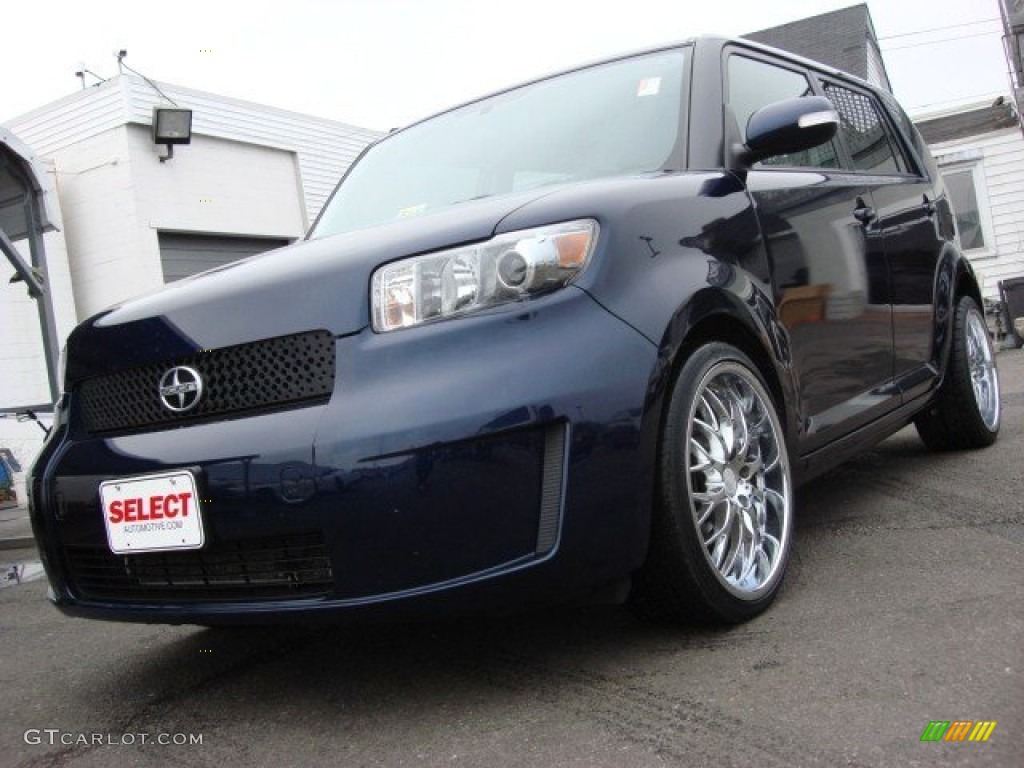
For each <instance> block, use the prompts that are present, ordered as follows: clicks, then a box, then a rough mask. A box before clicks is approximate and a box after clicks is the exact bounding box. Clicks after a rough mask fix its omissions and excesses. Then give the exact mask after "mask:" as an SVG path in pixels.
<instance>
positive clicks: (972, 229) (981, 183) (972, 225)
mask: <svg viewBox="0 0 1024 768" xmlns="http://www.w3.org/2000/svg"><path fill="white" fill-rule="evenodd" d="M942 179H943V181H944V182H945V183H946V190H947V191H948V192H949V200H950V202H951V203H952V204H953V211H954V212H955V213H956V229H957V233H958V234H959V235H960V247H961V248H963V250H964V251H965V252H966V253H968V254H969V255H971V256H985V255H988V254H989V253H991V252H993V251H994V250H995V242H994V241H993V237H992V222H991V220H990V219H989V212H988V196H987V195H986V194H985V174H984V169H983V168H982V166H981V163H980V162H976V163H971V164H969V165H956V166H946V167H944V168H943V169H942Z"/></svg>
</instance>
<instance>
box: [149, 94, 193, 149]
mask: <svg viewBox="0 0 1024 768" xmlns="http://www.w3.org/2000/svg"><path fill="white" fill-rule="evenodd" d="M153 143H154V144H163V145H165V146H166V147H167V154H166V155H165V156H163V157H161V158H160V162H161V163H162V162H165V161H167V160H170V159H171V158H172V157H174V145H175V144H190V143H192V110H191V109H180V108H178V107H153Z"/></svg>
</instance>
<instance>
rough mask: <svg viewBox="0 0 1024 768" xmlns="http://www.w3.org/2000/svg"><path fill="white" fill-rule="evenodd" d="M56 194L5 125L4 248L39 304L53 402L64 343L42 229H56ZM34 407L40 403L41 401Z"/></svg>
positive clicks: (1, 164)
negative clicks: (21, 247)
mask: <svg viewBox="0 0 1024 768" xmlns="http://www.w3.org/2000/svg"><path fill="white" fill-rule="evenodd" d="M52 194H54V193H53V191H52V190H51V189H49V181H48V179H47V176H46V173H45V171H44V169H43V167H42V165H41V164H40V163H39V161H38V160H37V159H36V158H35V156H34V155H33V154H32V152H31V150H30V149H29V148H28V146H27V145H26V144H25V143H24V142H22V141H21V140H20V139H18V137H16V136H15V135H14V134H12V133H11V132H10V131H8V130H6V129H5V128H0V251H3V253H4V255H5V256H6V257H7V260H8V261H9V262H10V264H11V266H12V267H14V271H15V276H14V278H12V281H21V282H24V283H25V286H26V287H27V289H28V293H29V296H31V297H32V298H34V299H35V300H36V301H37V303H38V309H39V327H40V330H41V332H42V339H43V351H44V354H45V357H46V372H47V380H48V382H49V387H50V399H51V403H53V402H56V400H57V397H58V396H59V392H60V382H58V381H57V367H58V363H57V357H58V354H59V353H58V349H59V344H58V342H57V327H56V322H55V320H54V313H53V299H52V297H51V295H50V292H49V291H48V290H47V288H46V275H47V271H46V248H45V246H44V243H43V233H44V232H48V231H50V230H54V229H57V224H56V218H55V217H54V216H53V215H52V212H51V210H50V208H49V204H48V201H49V200H51V199H52V198H51V197H50V196H51V195H52ZM23 240H24V241H27V242H28V249H29V261H26V260H25V259H24V257H23V256H22V255H21V253H20V252H19V251H18V248H17V246H16V245H15V243H16V242H20V241H23ZM26 407H29V406H26ZM31 407H32V408H37V409H38V408H39V406H38V405H33V406H31ZM4 410H11V409H6V408H5V409H4ZM13 410H24V408H21V407H19V408H15V409H13Z"/></svg>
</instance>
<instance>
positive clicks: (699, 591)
mask: <svg viewBox="0 0 1024 768" xmlns="http://www.w3.org/2000/svg"><path fill="white" fill-rule="evenodd" d="M730 388H732V391H730ZM709 392H710V394H709ZM712 396H714V399H712ZM748 398H749V400H748ZM726 401H728V402H729V403H730V404H731V405H735V406H736V407H737V408H739V409H740V411H739V412H733V413H737V414H738V418H733V419H729V420H723V419H719V418H718V416H719V415H721V414H724V413H728V412H731V411H729V410H728V409H727V408H726V409H721V410H716V409H717V407H718V405H722V406H725V403H726ZM716 404H717V405H716ZM747 404H749V406H750V407H749V410H746V405H747ZM748 417H749V418H748ZM727 421H730V422H731V423H732V425H733V426H734V427H735V426H737V425H739V426H742V425H747V427H745V428H744V429H743V430H742V431H740V430H734V429H733V428H732V427H729V426H728V424H727ZM712 422H714V423H712ZM730 430H732V431H730ZM738 434H749V435H750V439H744V440H740V439H739V438H738V437H737V435H738ZM716 435H717V437H715V436H716ZM730 435H731V437H730ZM694 441H696V445H700V446H701V448H700V450H699V451H698V450H697V448H694V447H691V446H694V445H695V443H694ZM730 443H731V445H730ZM743 446H745V448H743ZM713 453H717V454H719V455H718V456H717V457H715V456H712V454H713ZM759 463H760V470H759V469H757V466H758V464H759ZM769 488H770V489H771V491H770V492H769V490H767V489H769ZM792 499H793V494H792V479H791V476H790V468H789V457H788V452H787V449H786V441H785V436H784V432H783V430H782V426H781V423H780V421H779V418H778V414H777V409H776V406H775V403H774V402H773V401H772V398H771V395H770V393H769V391H768V387H767V386H766V385H765V383H764V380H763V379H762V377H761V375H760V373H759V372H758V370H757V368H756V367H755V366H754V364H753V363H751V361H750V359H749V358H748V357H747V356H746V355H744V354H743V353H742V352H741V351H740V350H738V349H736V348H735V347H732V346H730V345H728V344H722V343H719V342H714V343H710V344H706V345H704V346H702V347H700V348H699V349H698V350H696V351H695V352H694V353H693V354H692V356H691V357H690V358H689V359H688V360H687V361H686V362H685V363H684V364H683V366H682V368H681V369H680V371H679V373H678V375H677V376H676V378H675V381H674V383H673V385H672V391H671V394H670V399H669V402H668V405H667V411H666V415H665V419H664V423H663V428H662V434H661V438H660V446H659V455H658V489H657V497H656V500H655V508H654V510H653V516H652V518H653V519H652V525H651V544H650V549H649V552H648V556H647V561H646V563H645V565H644V567H643V568H642V569H641V571H640V572H639V573H638V574H636V576H635V578H634V582H633V590H632V592H631V595H630V601H631V603H632V605H633V607H634V608H635V609H636V610H637V612H638V613H640V614H641V615H642V616H644V617H645V618H648V619H652V620H655V621H659V622H669V623H716V624H721V623H729V624H732V623H738V622H741V621H745V620H747V619H750V618H752V617H754V616H756V615H758V614H759V613H761V612H763V611H764V610H765V609H766V608H767V607H768V606H769V605H770V604H771V602H772V600H774V598H775V596H776V594H777V593H778V590H779V587H780V585H781V583H782V577H783V574H784V573H785V570H786V564H787V562H788V560H789V550H790V542H791V540H792V528H793V524H792V517H793V515H792V508H793V500H792ZM700 517H704V518H705V520H704V522H703V523H701V521H700V520H699V518H700ZM730 520H731V521H732V522H726V521H730ZM762 520H763V525H762V523H761V522H759V521H762ZM744 522H747V523H748V524H751V523H752V524H751V525H750V526H749V527H744ZM719 524H720V526H719ZM716 526H719V527H716ZM755 528H756V529H758V530H757V532H756V533H754V531H755ZM726 529H729V532H728V533H727V534H722V533H720V534H719V535H718V537H717V538H716V536H715V532H716V531H726ZM733 531H735V535H734V534H733ZM745 531H750V533H745ZM744 537H747V538H749V546H744V545H743V540H744ZM712 542H714V544H712ZM773 542H774V543H773ZM776 545H777V546H776ZM721 550H724V551H721ZM720 551H721V552H720ZM730 553H733V554H731V555H730ZM730 556H731V557H732V563H733V564H735V561H736V558H737V557H740V556H742V558H743V559H742V560H741V562H740V563H739V566H740V567H739V569H738V570H739V571H740V574H739V575H737V574H736V570H737V569H735V568H734V565H732V564H730V561H729V558H730ZM716 557H717V559H718V565H717V566H716V563H715V559H716ZM752 560H754V561H756V562H754V564H753V565H752V566H751V565H750V562H751V561H752ZM750 568H753V571H750V570H749V569H750ZM743 574H747V575H746V576H744V575H743ZM762 577H763V579H762ZM730 579H733V581H730ZM759 581H760V582H761V583H758V582H759Z"/></svg>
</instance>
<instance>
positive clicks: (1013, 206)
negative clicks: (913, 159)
mask: <svg viewBox="0 0 1024 768" xmlns="http://www.w3.org/2000/svg"><path fill="white" fill-rule="evenodd" d="M931 150H932V154H933V155H935V158H936V160H938V161H939V163H940V164H943V163H945V162H947V161H949V160H951V159H952V160H955V159H956V158H958V157H962V156H964V153H965V152H968V153H969V154H970V155H971V156H973V155H975V154H976V153H978V152H980V153H981V156H982V160H981V165H982V172H983V174H984V176H985V186H986V193H987V195H986V196H987V198H988V200H987V204H988V210H989V215H990V219H991V222H992V233H993V235H994V239H995V248H994V249H993V250H992V251H991V252H990V254H989V255H985V256H981V257H972V258H971V263H972V264H973V265H974V269H975V271H976V272H977V274H978V279H979V280H980V281H981V283H982V293H983V294H984V295H985V296H986V297H988V298H992V299H995V298H998V296H999V285H998V284H999V281H1000V280H1005V279H1007V278H1010V277H1021V276H1024V136H1022V135H1021V132H1020V130H1018V129H1016V128H1013V129H1009V130H1004V131H996V132H993V133H989V134H985V135H983V136H972V137H969V138H967V139H960V140H957V141H947V142H942V143H941V144H933V145H932V146H931ZM968 255H969V254H968Z"/></svg>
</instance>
